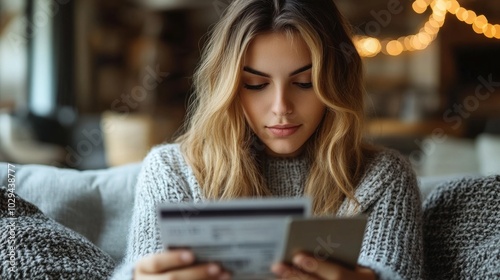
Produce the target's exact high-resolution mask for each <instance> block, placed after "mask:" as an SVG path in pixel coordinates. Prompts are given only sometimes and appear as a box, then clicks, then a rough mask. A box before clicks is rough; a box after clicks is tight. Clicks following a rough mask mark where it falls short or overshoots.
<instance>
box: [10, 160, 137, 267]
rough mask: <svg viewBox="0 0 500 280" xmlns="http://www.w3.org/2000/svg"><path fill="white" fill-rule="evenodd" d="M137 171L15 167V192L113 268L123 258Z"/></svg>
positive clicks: (130, 168)
mask: <svg viewBox="0 0 500 280" xmlns="http://www.w3.org/2000/svg"><path fill="white" fill-rule="evenodd" d="M140 166H141V165H140V163H135V164H130V165H125V166H120V167H113V168H108V169H103V170H89V171H78V170H73V169H63V168H56V167H50V166H43V165H22V166H16V167H15V168H14V170H15V174H16V179H17V181H16V190H15V192H16V193H17V194H19V196H20V197H22V198H24V199H25V200H27V201H29V202H31V203H33V204H35V205H36V206H37V207H38V208H40V210H41V211H42V212H43V213H44V214H46V215H47V216H48V217H50V218H52V219H54V220H55V221H57V222H59V223H61V224H62V225H64V226H66V227H68V228H70V229H72V230H74V231H76V232H78V233H80V234H81V235H83V236H84V237H86V238H87V239H89V240H90V241H91V242H92V243H94V244H96V245H97V246H99V247H100V248H101V249H103V250H104V251H105V252H107V253H108V254H109V255H110V256H111V257H112V258H113V259H114V260H115V261H117V262H119V261H120V260H121V259H122V258H123V255H124V253H125V244H126V238H127V232H128V225H129V222H130V217H131V211H132V207H133V202H134V188H135V184H136V181H137V175H138V173H139V170H140ZM0 183H2V185H4V186H6V185H7V164H6V163H2V164H0Z"/></svg>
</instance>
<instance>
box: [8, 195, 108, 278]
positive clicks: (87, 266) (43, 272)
mask: <svg viewBox="0 0 500 280" xmlns="http://www.w3.org/2000/svg"><path fill="white" fill-rule="evenodd" d="M9 194H11V192H9V191H8V189H6V188H5V187H0V199H1V202H0V228H1V229H2V231H1V232H0V263H1V264H2V270H1V272H0V279H4V280H11V279H12V280H14V279H15V280H17V279H93V280H99V279H108V278H109V277H110V276H111V274H112V272H113V268H114V265H115V264H114V261H113V260H112V259H111V257H110V256H108V255H107V254H106V253H104V252H103V251H101V250H100V249H99V248H98V247H97V246H95V245H94V244H92V243H91V242H90V241H88V240H87V239H85V238H84V237H83V236H81V235H79V234H78V233H76V232H74V231H72V230H70V229H68V228H66V227H64V226H62V225H61V224H58V223H57V222H55V221H54V220H52V219H50V218H48V217H47V216H45V215H44V214H43V213H42V212H41V211H40V210H39V209H38V208H37V207H36V206H34V205H33V204H31V203H29V202H27V201H25V200H23V199H21V198H20V197H19V196H17V195H16V196H15V197H14V198H13V197H11V196H9ZM9 199H12V200H9ZM8 203H12V204H11V206H13V207H11V208H8ZM13 241H14V242H13ZM11 246H13V247H11ZM11 261H12V262H11Z"/></svg>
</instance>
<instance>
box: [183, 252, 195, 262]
mask: <svg viewBox="0 0 500 280" xmlns="http://www.w3.org/2000/svg"><path fill="white" fill-rule="evenodd" d="M193 259H194V257H193V254H191V252H182V253H181V260H182V261H183V262H185V263H190V262H192V261H193Z"/></svg>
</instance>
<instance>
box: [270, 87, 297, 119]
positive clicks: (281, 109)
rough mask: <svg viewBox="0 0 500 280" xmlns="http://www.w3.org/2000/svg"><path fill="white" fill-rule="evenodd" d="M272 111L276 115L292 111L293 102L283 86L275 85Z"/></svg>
mask: <svg viewBox="0 0 500 280" xmlns="http://www.w3.org/2000/svg"><path fill="white" fill-rule="evenodd" d="M272 111H273V114H275V115H276V116H286V115H289V114H291V113H292V112H293V104H292V102H291V100H290V97H289V96H288V95H287V93H286V88H285V87H283V86H277V87H276V89H275V92H274V100H273V106H272Z"/></svg>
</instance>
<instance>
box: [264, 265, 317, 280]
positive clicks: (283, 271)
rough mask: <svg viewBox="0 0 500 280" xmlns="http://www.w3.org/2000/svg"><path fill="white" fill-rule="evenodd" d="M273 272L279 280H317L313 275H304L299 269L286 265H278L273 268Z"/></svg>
mask: <svg viewBox="0 0 500 280" xmlns="http://www.w3.org/2000/svg"><path fill="white" fill-rule="evenodd" d="M271 271H272V272H273V273H274V274H275V275H276V276H278V277H279V279H283V280H284V279H286V280H313V279H317V278H316V277H314V276H313V275H310V274H307V273H304V272H302V271H300V270H299V269H296V268H294V267H291V266H288V265H286V264H282V263H277V264H273V265H272V266H271Z"/></svg>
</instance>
